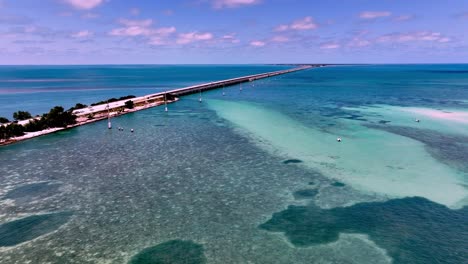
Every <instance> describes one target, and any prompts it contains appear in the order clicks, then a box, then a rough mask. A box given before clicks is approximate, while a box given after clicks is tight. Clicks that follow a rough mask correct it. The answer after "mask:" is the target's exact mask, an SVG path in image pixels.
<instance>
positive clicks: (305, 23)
mask: <svg viewBox="0 0 468 264" xmlns="http://www.w3.org/2000/svg"><path fill="white" fill-rule="evenodd" d="M316 28H318V24H317V23H315V22H314V19H313V18H312V17H310V16H308V17H305V18H303V19H299V20H296V21H294V22H292V23H291V24H289V25H286V24H282V25H279V26H277V27H276V28H275V31H277V32H283V31H288V30H312V29H316Z"/></svg>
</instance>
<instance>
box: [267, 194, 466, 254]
mask: <svg viewBox="0 0 468 264" xmlns="http://www.w3.org/2000/svg"><path fill="white" fill-rule="evenodd" d="M467 219H468V207H464V208H462V209H459V210H451V209H449V208H447V207H445V206H443V205H440V204H437V203H434V202H431V201H429V200H427V199H424V198H420V197H412V198H403V199H395V200H389V201H386V202H373V203H360V204H356V205H353V206H350V207H337V208H333V209H321V208H320V207H318V206H316V205H314V204H310V205H308V206H289V207H288V209H287V210H285V211H282V212H279V213H275V214H273V217H272V218H271V219H270V220H269V221H268V222H266V223H264V224H262V225H260V228H262V229H265V230H268V231H272V232H284V233H285V235H286V236H287V237H288V239H289V240H290V241H291V242H292V243H293V244H294V245H296V246H310V245H317V244H324V243H330V242H334V241H336V240H337V239H338V237H339V234H340V233H360V234H367V235H369V237H370V239H371V240H373V241H374V242H375V243H377V245H379V246H380V247H382V248H384V249H386V250H387V252H388V254H389V255H390V256H391V257H392V258H393V260H394V263H468V247H467V246H466V245H468V221H467Z"/></svg>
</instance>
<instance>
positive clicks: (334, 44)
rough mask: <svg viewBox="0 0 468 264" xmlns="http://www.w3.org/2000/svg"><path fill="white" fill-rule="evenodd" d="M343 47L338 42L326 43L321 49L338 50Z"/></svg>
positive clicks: (321, 45)
mask: <svg viewBox="0 0 468 264" xmlns="http://www.w3.org/2000/svg"><path fill="white" fill-rule="evenodd" d="M339 47H341V45H340V44H339V43H337V42H325V43H322V44H320V48H321V49H338V48H339Z"/></svg>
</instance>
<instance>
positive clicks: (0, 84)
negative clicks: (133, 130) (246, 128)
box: [0, 65, 288, 118]
mask: <svg viewBox="0 0 468 264" xmlns="http://www.w3.org/2000/svg"><path fill="white" fill-rule="evenodd" d="M285 68H288V67H285V66H269V65H252V66H236V65H217V66H202V65H177V66H170V65H140V66H139V65H118V66H93V65H89V66H0V104H1V107H0V116H5V117H7V118H11V115H12V113H13V112H15V111H18V110H23V111H29V112H31V113H32V114H33V115H36V114H42V113H44V112H47V111H48V110H49V109H50V108H52V107H54V106H55V105H61V106H63V107H65V108H66V109H68V108H69V107H72V106H74V105H75V104H76V103H84V104H91V103H95V102H99V101H101V100H105V99H109V98H112V97H117V98H118V97H121V96H126V95H130V94H132V95H135V96H141V95H145V94H151V93H157V92H160V91H165V90H172V89H176V88H182V87H186V86H190V85H194V84H200V83H206V82H211V81H216V80H223V79H229V78H233V77H238V76H245V75H250V74H256V73H262V72H268V71H275V70H280V69H285Z"/></svg>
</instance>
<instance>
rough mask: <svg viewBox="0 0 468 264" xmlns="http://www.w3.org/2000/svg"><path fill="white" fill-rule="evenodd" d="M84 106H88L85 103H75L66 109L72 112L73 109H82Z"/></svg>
mask: <svg viewBox="0 0 468 264" xmlns="http://www.w3.org/2000/svg"><path fill="white" fill-rule="evenodd" d="M86 107H88V106H87V105H85V104H82V103H77V104H76V105H75V106H74V107H72V108H70V109H68V111H70V112H73V111H74V110H78V109H83V108H86Z"/></svg>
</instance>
